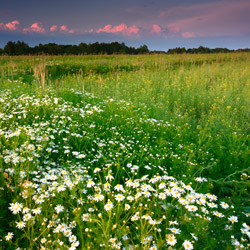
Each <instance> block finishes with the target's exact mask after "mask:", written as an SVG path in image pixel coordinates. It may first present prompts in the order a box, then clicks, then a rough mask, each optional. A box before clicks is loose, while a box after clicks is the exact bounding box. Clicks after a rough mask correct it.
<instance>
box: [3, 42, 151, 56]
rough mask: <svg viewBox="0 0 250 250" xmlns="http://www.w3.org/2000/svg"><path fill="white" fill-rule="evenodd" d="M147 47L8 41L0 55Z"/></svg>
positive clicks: (138, 51) (141, 51) (88, 52)
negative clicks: (34, 43)
mask: <svg viewBox="0 0 250 250" xmlns="http://www.w3.org/2000/svg"><path fill="white" fill-rule="evenodd" d="M147 53H149V49H148V47H147V46H146V45H142V46H140V47H139V48H137V49H136V48H134V47H128V46H126V45H125V44H124V43H118V42H112V43H99V42H95V43H90V44H86V43H80V44H79V45H60V44H56V43H48V44H39V45H37V46H34V47H30V46H29V45H28V44H27V43H25V42H21V41H17V42H12V41H9V42H8V43H7V44H6V45H5V47H4V48H3V49H0V55H10V56H15V55H17V56H18V55H42V54H45V55H99V54H107V55H112V54H131V55H134V54H147Z"/></svg>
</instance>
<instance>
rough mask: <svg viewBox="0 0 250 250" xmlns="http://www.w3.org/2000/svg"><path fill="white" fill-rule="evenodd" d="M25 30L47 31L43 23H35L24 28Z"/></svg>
mask: <svg viewBox="0 0 250 250" xmlns="http://www.w3.org/2000/svg"><path fill="white" fill-rule="evenodd" d="M23 31H24V32H36V33H45V32H46V30H45V29H44V28H43V25H42V23H33V24H32V25H31V26H30V27H29V28H24V29H23Z"/></svg>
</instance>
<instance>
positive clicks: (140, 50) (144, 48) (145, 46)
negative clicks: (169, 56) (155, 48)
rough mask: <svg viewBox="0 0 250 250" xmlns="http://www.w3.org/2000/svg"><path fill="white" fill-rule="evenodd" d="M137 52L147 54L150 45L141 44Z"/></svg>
mask: <svg viewBox="0 0 250 250" xmlns="http://www.w3.org/2000/svg"><path fill="white" fill-rule="evenodd" d="M137 53H138V54H146V53H149V49H148V46H147V45H145V44H144V45H142V46H140V47H139V48H138V49H137Z"/></svg>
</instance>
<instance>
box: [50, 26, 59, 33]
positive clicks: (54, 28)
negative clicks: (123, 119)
mask: <svg viewBox="0 0 250 250" xmlns="http://www.w3.org/2000/svg"><path fill="white" fill-rule="evenodd" d="M57 29H58V27H57V25H52V26H51V27H50V28H49V30H50V31H51V32H53V31H57Z"/></svg>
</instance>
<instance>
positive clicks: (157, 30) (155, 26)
mask: <svg viewBox="0 0 250 250" xmlns="http://www.w3.org/2000/svg"><path fill="white" fill-rule="evenodd" d="M152 32H153V33H156V34H161V33H162V28H161V27H160V26H159V25H158V24H153V25H152Z"/></svg>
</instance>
